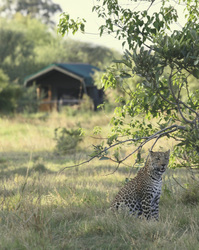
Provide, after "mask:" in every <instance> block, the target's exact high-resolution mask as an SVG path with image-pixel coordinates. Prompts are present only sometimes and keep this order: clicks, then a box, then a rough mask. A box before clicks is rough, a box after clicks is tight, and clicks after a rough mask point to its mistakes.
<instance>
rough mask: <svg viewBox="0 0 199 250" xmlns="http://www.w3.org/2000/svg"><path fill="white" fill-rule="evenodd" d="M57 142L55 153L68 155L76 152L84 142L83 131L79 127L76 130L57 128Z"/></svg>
mask: <svg viewBox="0 0 199 250" xmlns="http://www.w3.org/2000/svg"><path fill="white" fill-rule="evenodd" d="M55 140H56V142H57V144H56V149H55V151H56V152H57V153H59V154H67V153H69V152H71V151H73V150H75V149H76V148H77V146H78V144H79V142H81V141H82V140H83V131H82V128H81V127H80V126H79V127H78V128H75V129H66V128H56V129H55Z"/></svg>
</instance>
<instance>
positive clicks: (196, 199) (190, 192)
mask: <svg viewBox="0 0 199 250" xmlns="http://www.w3.org/2000/svg"><path fill="white" fill-rule="evenodd" d="M181 201H182V202H183V203H184V204H190V205H196V204H198V203H199V184H198V183H197V182H196V181H195V182H194V183H191V184H187V188H186V189H185V190H184V191H183V193H182V196H181Z"/></svg>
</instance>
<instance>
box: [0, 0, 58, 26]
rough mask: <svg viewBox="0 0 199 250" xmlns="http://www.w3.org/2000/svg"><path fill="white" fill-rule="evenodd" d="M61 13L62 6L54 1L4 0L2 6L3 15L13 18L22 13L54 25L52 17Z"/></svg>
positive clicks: (0, 12)
mask: <svg viewBox="0 0 199 250" xmlns="http://www.w3.org/2000/svg"><path fill="white" fill-rule="evenodd" d="M61 11H62V9H61V7H60V5H59V4H55V3H53V1H52V0H44V1H43V0H31V1H30V0H9V1H7V0H3V1H2V3H1V5H0V14H1V15H8V16H13V15H15V14H16V13H17V12H20V13H21V14H23V15H24V16H27V15H29V16H30V17H31V18H37V19H41V20H43V21H44V23H46V24H54V21H53V20H52V19H51V18H52V16H53V15H54V14H55V13H56V12H61Z"/></svg>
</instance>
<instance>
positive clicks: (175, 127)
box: [58, 124, 186, 173]
mask: <svg viewBox="0 0 199 250" xmlns="http://www.w3.org/2000/svg"><path fill="white" fill-rule="evenodd" d="M177 130H186V127H184V126H179V125H176V124H174V125H171V126H169V127H166V128H164V129H162V130H160V131H158V132H156V133H154V134H153V135H151V136H148V137H146V136H145V137H140V138H136V139H127V140H124V141H118V142H117V143H115V144H113V145H111V146H109V147H108V148H105V149H104V150H101V151H100V152H99V153H98V154H96V155H95V156H92V157H91V158H90V159H88V160H86V161H83V162H81V163H79V164H75V165H72V166H66V167H64V168H63V169H61V170H60V171H59V172H58V173H61V172H62V171H64V170H65V169H68V168H75V167H79V166H81V165H84V164H86V163H89V162H90V161H92V160H93V159H95V158H97V157H99V156H100V155H101V154H103V153H106V152H107V151H108V150H109V149H111V148H113V147H116V146H118V145H120V144H124V143H126V142H137V141H142V140H144V141H143V142H141V143H140V145H139V146H138V147H137V148H136V149H135V150H134V151H133V152H132V153H130V154H129V155H127V156H126V157H125V158H123V159H122V160H120V161H115V160H113V159H111V158H110V160H112V161H114V162H116V163H118V164H121V163H123V162H124V161H125V160H126V159H128V158H129V157H130V156H131V155H133V154H134V153H136V152H137V151H138V150H140V149H141V148H142V147H143V146H144V145H145V144H146V143H148V142H149V141H151V140H153V139H156V142H157V141H158V139H159V138H160V137H162V136H165V135H168V134H170V133H173V132H175V131H177ZM154 145H155V144H154ZM118 167H119V166H118Z"/></svg>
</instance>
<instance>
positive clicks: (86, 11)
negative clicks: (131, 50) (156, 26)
mask: <svg viewBox="0 0 199 250" xmlns="http://www.w3.org/2000/svg"><path fill="white" fill-rule="evenodd" d="M53 2H54V3H58V4H59V5H60V6H61V8H62V10H63V12H67V13H68V14H70V17H71V18H74V19H76V18H77V17H80V18H85V19H86V28H85V31H86V32H85V34H81V33H80V32H78V33H76V34H75V35H74V36H73V35H72V34H69V37H70V38H72V39H77V40H79V41H83V42H90V43H94V44H98V45H102V46H106V47H109V48H113V49H116V50H119V51H122V45H121V44H122V42H123V41H118V40H117V39H115V38H114V36H111V35H108V34H107V35H103V36H102V37H100V36H99V30H98V29H99V26H100V25H101V24H102V22H103V21H102V20H101V19H99V18H98V17H97V14H96V13H95V12H92V8H93V6H94V5H96V4H97V3H98V2H97V1H96V0H53ZM160 2H161V0H159V1H158V0H157V1H155V2H154V4H153V10H152V11H158V9H159V6H160V5H159V3H160ZM120 3H121V4H123V5H126V7H128V8H131V9H133V8H136V10H144V9H147V8H148V7H149V5H150V2H146V1H143V2H141V1H138V2H134V1H130V0H120ZM173 3H174V5H175V1H173ZM182 9H183V8H182V7H178V12H179V15H182V13H183V12H182ZM59 15H60V14H58V15H57V16H56V17H55V20H56V23H58V21H59ZM183 16H184V15H183ZM180 22H181V23H183V19H181V20H180ZM175 29H179V26H178V25H176V27H175Z"/></svg>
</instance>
